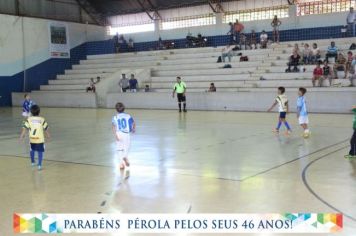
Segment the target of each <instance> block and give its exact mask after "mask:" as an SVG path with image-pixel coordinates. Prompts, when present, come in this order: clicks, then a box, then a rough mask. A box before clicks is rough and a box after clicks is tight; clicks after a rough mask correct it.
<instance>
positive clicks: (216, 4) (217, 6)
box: [208, 0, 225, 13]
mask: <svg viewBox="0 0 356 236" xmlns="http://www.w3.org/2000/svg"><path fill="white" fill-rule="evenodd" d="M208 4H209V6H210V8H211V10H212V11H213V12H214V13H224V12H225V11H224V8H223V6H222V5H221V1H220V0H215V1H214V0H209V2H208Z"/></svg>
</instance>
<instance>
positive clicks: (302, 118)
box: [298, 116, 309, 125]
mask: <svg viewBox="0 0 356 236" xmlns="http://www.w3.org/2000/svg"><path fill="white" fill-rule="evenodd" d="M298 120H299V124H300V125H301V124H308V123H309V119H308V116H299V119H298Z"/></svg>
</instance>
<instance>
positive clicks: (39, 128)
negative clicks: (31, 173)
mask: <svg viewBox="0 0 356 236" xmlns="http://www.w3.org/2000/svg"><path fill="white" fill-rule="evenodd" d="M31 115H32V116H30V117H28V118H27V119H26V120H25V121H24V122H23V126H22V132H21V136H20V140H23V139H24V137H25V134H26V131H28V133H29V138H30V145H31V151H30V156H31V164H32V166H34V165H35V152H38V170H41V169H42V160H43V153H44V151H45V145H44V143H45V134H46V138H47V139H50V134H49V131H48V124H47V122H46V120H45V118H43V117H40V116H39V115H40V107H39V106H37V105H33V106H32V107H31Z"/></svg>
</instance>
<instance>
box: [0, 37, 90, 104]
mask: <svg viewBox="0 0 356 236" xmlns="http://www.w3.org/2000/svg"><path fill="white" fill-rule="evenodd" d="M86 51H87V45H86V43H84V44H81V45H79V46H77V47H75V48H73V49H71V51H70V54H71V55H70V56H71V57H70V58H69V59H57V58H51V59H49V60H46V61H44V62H42V63H40V64H37V65H36V66H33V67H31V68H29V69H27V71H26V86H25V91H26V92H30V91H32V90H39V88H40V85H45V84H48V80H52V79H56V76H57V75H58V74H63V73H64V70H66V69H71V67H72V65H73V64H79V60H84V59H85V58H86V54H87V53H86ZM23 83H24V73H23V72H20V73H18V74H15V75H13V76H0V96H1V98H0V106H11V105H12V104H11V92H23V88H24V84H23Z"/></svg>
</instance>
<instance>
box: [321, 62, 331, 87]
mask: <svg viewBox="0 0 356 236" xmlns="http://www.w3.org/2000/svg"><path fill="white" fill-rule="evenodd" d="M322 78H323V80H325V79H327V80H329V86H332V85H333V73H332V69H331V67H330V66H329V64H328V61H327V60H325V61H324V66H323V77H322ZM320 84H322V81H320Z"/></svg>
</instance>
